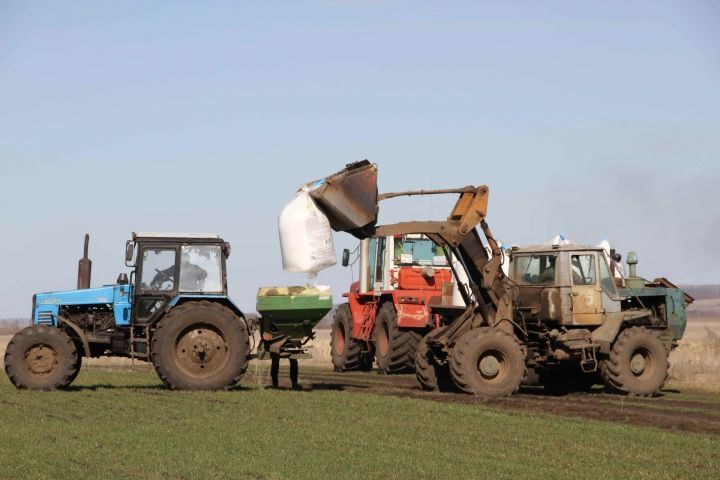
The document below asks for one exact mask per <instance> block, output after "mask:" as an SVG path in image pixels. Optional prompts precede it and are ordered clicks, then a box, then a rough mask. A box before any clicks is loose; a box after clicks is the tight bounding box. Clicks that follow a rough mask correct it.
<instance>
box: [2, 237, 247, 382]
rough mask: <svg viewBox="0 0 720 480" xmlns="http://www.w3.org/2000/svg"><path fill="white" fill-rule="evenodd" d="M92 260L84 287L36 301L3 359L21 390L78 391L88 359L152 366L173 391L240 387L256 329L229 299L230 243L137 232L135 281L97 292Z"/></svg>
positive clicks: (131, 261)
mask: <svg viewBox="0 0 720 480" xmlns="http://www.w3.org/2000/svg"><path fill="white" fill-rule="evenodd" d="M87 249H88V236H87V235H86V236H85V254H84V256H83V259H82V260H80V265H79V269H78V289H77V290H70V291H64V292H52V293H39V294H36V295H35V296H34V297H33V308H32V322H31V325H30V326H28V327H26V328H25V329H23V330H22V331H20V332H19V333H18V334H16V335H15V336H14V337H13V338H12V340H11V341H10V343H9V344H8V347H7V349H6V352H5V371H6V373H7V375H8V377H9V378H10V381H11V382H12V383H13V384H14V385H15V386H16V387H18V388H27V389H32V390H54V389H58V388H64V387H67V386H68V385H70V383H72V381H73V380H74V379H75V377H76V376H77V374H78V372H79V371H80V366H81V364H82V358H83V357H88V358H89V357H100V356H122V357H130V358H133V359H141V360H143V361H149V362H152V364H153V366H154V367H155V371H156V372H157V374H158V375H159V376H160V378H161V379H162V381H163V382H164V383H165V384H166V385H167V386H169V387H170V388H174V389H187V390H216V389H223V388H229V387H232V386H233V385H235V384H237V383H238V382H239V381H240V379H241V378H242V376H243V374H244V373H245V370H246V369H247V365H248V361H249V360H250V353H251V352H250V337H251V335H252V331H251V327H252V328H253V329H254V325H253V324H252V322H248V320H247V319H246V318H245V316H244V315H243V313H242V312H241V311H240V309H239V308H238V307H237V306H235V304H233V302H232V301H231V300H230V298H229V297H228V294H227V275H226V269H225V262H226V260H227V258H228V256H229V254H230V245H229V244H228V243H226V242H224V241H223V239H222V238H220V237H219V236H217V235H208V234H160V233H133V235H132V240H128V242H127V244H126V250H125V264H126V266H127V267H130V268H131V269H132V270H131V272H130V277H129V278H128V276H127V274H125V273H121V274H120V276H119V277H118V279H117V282H116V284H114V285H106V286H102V287H97V288H90V273H91V267H92V264H91V262H90V260H89V259H88V257H87Z"/></svg>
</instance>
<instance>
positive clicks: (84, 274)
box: [77, 233, 92, 290]
mask: <svg viewBox="0 0 720 480" xmlns="http://www.w3.org/2000/svg"><path fill="white" fill-rule="evenodd" d="M89 244H90V235H88V234H87V233H86V234H85V247H84V248H83V258H81V259H80V261H79V262H78V281H77V288H78V290H84V289H86V288H90V274H91V273H92V262H91V261H90V259H89V258H88V246H89Z"/></svg>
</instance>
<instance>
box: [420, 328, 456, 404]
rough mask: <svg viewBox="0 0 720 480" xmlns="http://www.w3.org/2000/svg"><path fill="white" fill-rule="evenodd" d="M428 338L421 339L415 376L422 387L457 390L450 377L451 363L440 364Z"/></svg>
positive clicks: (448, 390)
mask: <svg viewBox="0 0 720 480" xmlns="http://www.w3.org/2000/svg"><path fill="white" fill-rule="evenodd" d="M426 340H427V337H426V338H423V339H422V341H420V345H419V346H418V349H417V353H416V354H415V378H417V381H418V383H419V384H420V388H422V389H423V390H427V391H433V392H453V391H456V390H457V388H455V384H454V383H453V380H452V378H451V377H450V367H449V365H448V364H447V363H446V364H445V365H439V364H438V363H437V362H436V361H435V356H434V355H433V354H432V352H431V351H430V347H428V344H427V341H426Z"/></svg>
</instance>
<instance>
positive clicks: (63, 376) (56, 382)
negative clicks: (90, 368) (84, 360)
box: [5, 325, 79, 390]
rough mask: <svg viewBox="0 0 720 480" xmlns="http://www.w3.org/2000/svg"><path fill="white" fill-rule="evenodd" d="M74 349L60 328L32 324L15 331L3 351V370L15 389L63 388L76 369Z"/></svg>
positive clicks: (77, 356) (75, 350)
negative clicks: (17, 331)
mask: <svg viewBox="0 0 720 480" xmlns="http://www.w3.org/2000/svg"><path fill="white" fill-rule="evenodd" d="M78 358H79V355H78V352H77V348H76V347H75V344H74V343H73V341H72V339H71V338H70V337H69V336H68V335H67V334H66V333H65V332H63V331H62V330H59V329H57V328H55V327H49V326H47V325H32V326H30V327H25V328H24V329H22V330H21V331H20V332H19V333H17V334H16V335H15V336H14V337H13V338H12V340H10V343H9V344H8V346H7V349H6V350H5V372H6V373H7V376H8V378H10V381H11V382H12V383H13V385H15V386H16V387H17V388H26V389H28V390H56V389H58V388H65V387H67V386H68V385H70V383H71V382H72V381H73V380H74V379H75V377H76V376H77V373H78V371H79V362H78Z"/></svg>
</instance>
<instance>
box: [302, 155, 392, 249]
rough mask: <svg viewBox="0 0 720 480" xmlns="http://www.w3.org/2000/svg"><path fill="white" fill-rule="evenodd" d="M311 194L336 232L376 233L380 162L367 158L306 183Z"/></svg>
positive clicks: (358, 235)
mask: <svg viewBox="0 0 720 480" xmlns="http://www.w3.org/2000/svg"><path fill="white" fill-rule="evenodd" d="M303 188H307V189H308V191H309V193H310V196H311V197H312V198H313V200H314V201H315V204H316V205H317V206H318V208H319V209H320V210H321V211H322V212H323V213H324V214H325V216H326V217H327V218H328V220H329V222H330V227H332V229H333V230H335V231H336V232H348V233H350V234H352V235H354V236H355V237H357V238H360V239H362V238H365V237H367V236H369V235H371V234H372V231H373V230H374V227H375V224H376V223H377V218H378V188H377V166H376V165H374V164H372V163H370V162H369V161H367V160H363V161H360V162H355V163H351V164H348V165H347V166H346V167H345V168H344V169H343V170H341V171H339V172H337V173H334V174H332V175H330V176H328V177H325V178H321V179H319V180H316V181H314V182H310V183H308V184H306V185H305V186H304V187H303Z"/></svg>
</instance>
